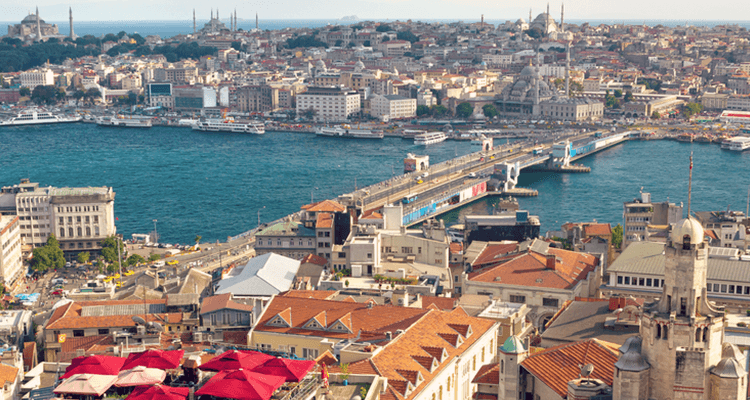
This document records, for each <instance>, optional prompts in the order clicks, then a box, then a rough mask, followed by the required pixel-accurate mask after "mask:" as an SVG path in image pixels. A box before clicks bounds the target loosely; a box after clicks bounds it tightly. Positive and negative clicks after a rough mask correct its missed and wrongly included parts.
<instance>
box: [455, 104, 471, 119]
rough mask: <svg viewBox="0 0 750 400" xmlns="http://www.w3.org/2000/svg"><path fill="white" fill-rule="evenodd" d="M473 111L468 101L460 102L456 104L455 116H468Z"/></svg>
mask: <svg viewBox="0 0 750 400" xmlns="http://www.w3.org/2000/svg"><path fill="white" fill-rule="evenodd" d="M473 112H474V107H473V106H472V105H471V104H469V103H461V104H459V105H458V106H456V116H457V117H459V118H469V117H470V116H471V113H473Z"/></svg>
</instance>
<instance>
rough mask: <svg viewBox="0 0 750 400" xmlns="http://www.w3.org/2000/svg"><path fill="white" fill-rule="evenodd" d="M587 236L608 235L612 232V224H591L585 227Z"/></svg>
mask: <svg viewBox="0 0 750 400" xmlns="http://www.w3.org/2000/svg"><path fill="white" fill-rule="evenodd" d="M583 231H584V232H585V233H586V236H607V235H611V234H612V226H611V225H610V224H590V225H586V226H584V227H583Z"/></svg>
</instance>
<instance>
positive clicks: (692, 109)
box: [682, 103, 703, 118]
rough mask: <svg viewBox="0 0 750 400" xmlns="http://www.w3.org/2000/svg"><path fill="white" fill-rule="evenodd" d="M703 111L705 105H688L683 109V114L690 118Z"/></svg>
mask: <svg viewBox="0 0 750 400" xmlns="http://www.w3.org/2000/svg"><path fill="white" fill-rule="evenodd" d="M701 111H703V105H702V104H700V103H688V104H686V105H685V107H684V108H683V109H682V114H683V115H684V116H685V118H690V117H692V116H693V115H695V114H698V113H700V112H701Z"/></svg>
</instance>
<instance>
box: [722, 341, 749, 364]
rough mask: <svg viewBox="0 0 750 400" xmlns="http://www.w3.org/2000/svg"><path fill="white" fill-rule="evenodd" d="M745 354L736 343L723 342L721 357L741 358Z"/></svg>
mask: <svg viewBox="0 0 750 400" xmlns="http://www.w3.org/2000/svg"><path fill="white" fill-rule="evenodd" d="M744 356H745V355H744V354H743V353H742V351H740V348H739V347H737V345H736V344H734V343H729V342H724V343H722V344H721V358H727V357H732V358H736V359H738V360H739V359H741V358H742V357H744Z"/></svg>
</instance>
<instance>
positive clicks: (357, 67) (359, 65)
mask: <svg viewBox="0 0 750 400" xmlns="http://www.w3.org/2000/svg"><path fill="white" fill-rule="evenodd" d="M363 69H365V63H363V62H362V60H357V62H356V63H354V70H355V71H362V70H363Z"/></svg>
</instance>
